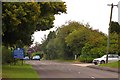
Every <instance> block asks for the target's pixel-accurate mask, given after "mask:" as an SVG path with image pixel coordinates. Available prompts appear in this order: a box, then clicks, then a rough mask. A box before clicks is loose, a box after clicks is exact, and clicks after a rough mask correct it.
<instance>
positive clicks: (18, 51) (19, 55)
mask: <svg viewBox="0 0 120 80" xmlns="http://www.w3.org/2000/svg"><path fill="white" fill-rule="evenodd" d="M13 55H14V58H18V59H23V58H24V49H23V48H17V49H15V50H14V51H13Z"/></svg>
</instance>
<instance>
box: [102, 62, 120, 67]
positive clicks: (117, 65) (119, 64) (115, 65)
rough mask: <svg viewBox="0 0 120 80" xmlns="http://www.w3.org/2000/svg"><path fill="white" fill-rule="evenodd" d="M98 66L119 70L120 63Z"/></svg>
mask: <svg viewBox="0 0 120 80" xmlns="http://www.w3.org/2000/svg"><path fill="white" fill-rule="evenodd" d="M100 66H103V67H111V68H120V61H118V62H112V63H108V64H100Z"/></svg>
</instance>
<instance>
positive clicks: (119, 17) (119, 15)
mask: <svg viewBox="0 0 120 80" xmlns="http://www.w3.org/2000/svg"><path fill="white" fill-rule="evenodd" d="M118 23H119V25H120V1H119V2H118Z"/></svg>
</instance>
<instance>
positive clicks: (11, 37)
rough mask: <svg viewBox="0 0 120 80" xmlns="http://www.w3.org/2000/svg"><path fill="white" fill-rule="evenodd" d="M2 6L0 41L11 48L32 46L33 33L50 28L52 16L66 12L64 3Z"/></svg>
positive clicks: (8, 4) (24, 3)
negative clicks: (0, 37) (0, 38)
mask: <svg viewBox="0 0 120 80" xmlns="http://www.w3.org/2000/svg"><path fill="white" fill-rule="evenodd" d="M2 6H3V7H2V8H3V9H2V13H3V14H2V28H3V30H2V39H3V43H4V45H5V46H11V47H14V46H24V45H30V44H32V41H33V40H32V39H31V35H32V34H33V33H34V31H37V30H47V29H50V28H52V27H53V21H54V19H55V17H54V15H55V14H60V13H65V12H66V5H65V4H64V2H59V3H57V2H55V3H52V2H39V3H37V2H21V3H17V2H12V3H9V2H7V3H3V4H2Z"/></svg>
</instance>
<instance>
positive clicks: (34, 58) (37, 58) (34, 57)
mask: <svg viewBox="0 0 120 80" xmlns="http://www.w3.org/2000/svg"><path fill="white" fill-rule="evenodd" d="M32 59H33V60H40V56H39V55H36V56H33V57H32Z"/></svg>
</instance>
